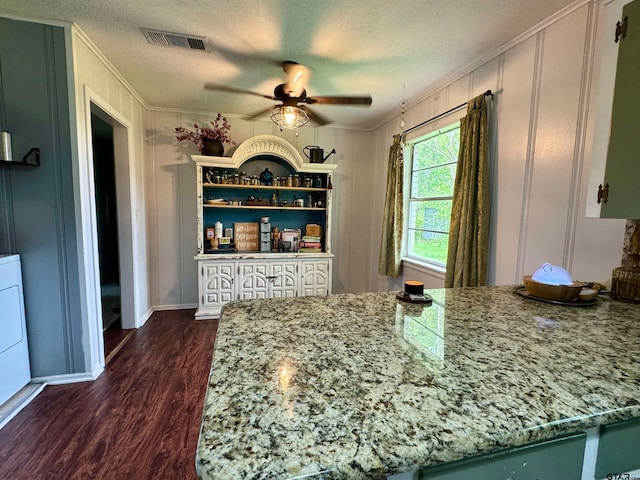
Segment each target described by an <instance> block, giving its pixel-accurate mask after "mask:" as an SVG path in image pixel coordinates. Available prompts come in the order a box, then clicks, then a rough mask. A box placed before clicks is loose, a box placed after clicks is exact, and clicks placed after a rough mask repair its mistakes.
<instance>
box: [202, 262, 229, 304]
mask: <svg viewBox="0 0 640 480" xmlns="http://www.w3.org/2000/svg"><path fill="white" fill-rule="evenodd" d="M201 271H202V276H201V282H202V288H201V291H202V298H201V299H200V301H201V305H202V306H210V305H215V306H222V305H223V304H225V303H227V302H230V301H231V300H233V291H234V289H233V277H234V264H233V263H232V262H229V263H218V262H203V265H202V270H201Z"/></svg>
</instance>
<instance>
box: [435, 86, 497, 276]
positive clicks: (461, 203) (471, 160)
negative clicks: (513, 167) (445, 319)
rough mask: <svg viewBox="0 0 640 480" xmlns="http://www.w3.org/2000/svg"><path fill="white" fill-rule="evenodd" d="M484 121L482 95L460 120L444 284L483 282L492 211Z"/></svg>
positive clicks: (484, 111)
mask: <svg viewBox="0 0 640 480" xmlns="http://www.w3.org/2000/svg"><path fill="white" fill-rule="evenodd" d="M487 124H488V122H487V100H486V97H485V95H484V94H483V95H479V96H477V97H476V98H474V99H472V100H469V102H468V103H467V115H466V116H465V117H464V118H462V119H461V120H460V152H459V155H458V167H457V171H456V181H455V184H454V188H453V206H452V208H451V227H450V229H449V249H448V254H447V272H446V275H445V287H475V286H479V285H485V284H486V279H487V278H486V277H487V250H488V246H489V214H490V210H491V206H490V196H489V158H488V145H487V143H488V141H489V136H488V131H487V129H488V126H487Z"/></svg>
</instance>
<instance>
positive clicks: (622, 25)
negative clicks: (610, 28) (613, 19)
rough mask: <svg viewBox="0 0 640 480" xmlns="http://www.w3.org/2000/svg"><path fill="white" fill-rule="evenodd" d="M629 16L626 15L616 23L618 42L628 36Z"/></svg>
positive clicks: (616, 40) (616, 39)
mask: <svg viewBox="0 0 640 480" xmlns="http://www.w3.org/2000/svg"><path fill="white" fill-rule="evenodd" d="M628 18H629V17H626V16H625V17H624V18H623V19H622V21H619V22H618V23H616V38H615V42H616V43H618V40H622V39H624V38H625V37H626V36H627V19H628Z"/></svg>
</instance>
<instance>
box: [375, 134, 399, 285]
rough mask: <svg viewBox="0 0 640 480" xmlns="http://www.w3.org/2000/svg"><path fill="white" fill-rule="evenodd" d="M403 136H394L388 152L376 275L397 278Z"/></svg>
mask: <svg viewBox="0 0 640 480" xmlns="http://www.w3.org/2000/svg"><path fill="white" fill-rule="evenodd" d="M402 144H403V142H402V134H398V135H394V136H393V145H391V148H390V149H389V167H388V171H387V193H386V197H385V202H384V218H383V220H382V241H381V242H380V260H379V263H378V273H380V275H388V276H390V277H393V278H396V277H397V276H398V275H400V271H401V270H402V259H401V255H402V209H403V198H402V195H403V186H404V167H403V158H402V148H403V145H402Z"/></svg>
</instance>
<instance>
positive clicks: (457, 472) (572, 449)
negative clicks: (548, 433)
mask: <svg viewBox="0 0 640 480" xmlns="http://www.w3.org/2000/svg"><path fill="white" fill-rule="evenodd" d="M586 438H587V436H586V434H584V433H581V434H577V435H572V436H569V437H562V438H557V439H554V440H549V441H546V442H541V443H535V444H531V445H527V446H524V447H519V448H515V449H512V450H507V451H505V452H500V453H496V454H493V455H485V456H482V457H478V458H475V459H473V458H472V459H467V460H461V461H459V462H454V463H451V464H446V465H442V466H437V467H430V468H424V469H422V470H421V471H420V479H421V480H460V479H464V480H516V479H517V480H546V479H548V480H553V479H560V478H561V479H563V480H580V479H581V478H582V462H583V457H584V448H585V443H586Z"/></svg>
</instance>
